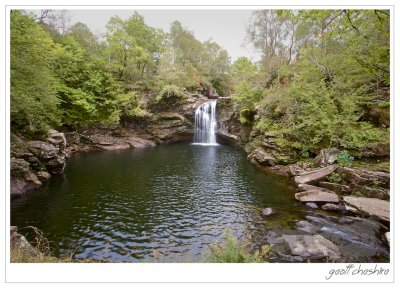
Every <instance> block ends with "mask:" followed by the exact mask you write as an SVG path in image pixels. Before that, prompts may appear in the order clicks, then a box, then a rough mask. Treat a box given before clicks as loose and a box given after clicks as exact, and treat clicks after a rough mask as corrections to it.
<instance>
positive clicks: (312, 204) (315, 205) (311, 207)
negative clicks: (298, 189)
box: [304, 203, 318, 209]
mask: <svg viewBox="0 0 400 289" xmlns="http://www.w3.org/2000/svg"><path fill="white" fill-rule="evenodd" d="M304 206H305V207H306V208H309V209H318V206H317V204H316V203H305V205H304Z"/></svg>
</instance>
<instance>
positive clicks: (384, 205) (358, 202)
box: [343, 196, 390, 221]
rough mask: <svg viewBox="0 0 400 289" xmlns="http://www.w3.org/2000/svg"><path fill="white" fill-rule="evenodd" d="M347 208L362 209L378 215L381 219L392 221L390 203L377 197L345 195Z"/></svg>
mask: <svg viewBox="0 0 400 289" xmlns="http://www.w3.org/2000/svg"><path fill="white" fill-rule="evenodd" d="M343 200H344V201H345V203H346V204H348V205H350V207H349V206H346V208H347V209H349V210H352V211H357V210H358V211H362V212H366V213H368V214H370V215H373V216H377V217H379V218H380V219H381V220H384V221H390V203H389V202H388V201H384V200H380V199H375V198H357V197H353V196H346V197H343Z"/></svg>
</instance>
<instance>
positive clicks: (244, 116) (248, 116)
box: [239, 108, 254, 124]
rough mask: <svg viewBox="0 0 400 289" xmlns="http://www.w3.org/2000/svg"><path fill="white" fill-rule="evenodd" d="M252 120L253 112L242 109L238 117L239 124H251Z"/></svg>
mask: <svg viewBox="0 0 400 289" xmlns="http://www.w3.org/2000/svg"><path fill="white" fill-rule="evenodd" d="M253 119H254V112H253V111H251V110H250V109H248V108H245V109H242V110H241V111H240V115H239V121H240V123H241V124H251V123H252V122H253Z"/></svg>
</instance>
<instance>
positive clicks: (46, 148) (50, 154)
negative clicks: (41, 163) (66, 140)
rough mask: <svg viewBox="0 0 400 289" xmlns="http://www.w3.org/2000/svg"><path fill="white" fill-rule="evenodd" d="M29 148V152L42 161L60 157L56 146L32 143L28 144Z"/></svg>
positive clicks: (37, 142)
mask: <svg viewBox="0 0 400 289" xmlns="http://www.w3.org/2000/svg"><path fill="white" fill-rule="evenodd" d="M28 146H29V151H30V152H31V153H33V154H34V155H35V156H36V157H38V158H39V159H40V160H42V159H44V160H46V159H51V158H54V157H56V156H57V155H58V149H57V148H55V147H54V145H52V144H50V143H47V142H44V141H30V142H28Z"/></svg>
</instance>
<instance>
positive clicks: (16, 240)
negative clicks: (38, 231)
mask: <svg viewBox="0 0 400 289" xmlns="http://www.w3.org/2000/svg"><path fill="white" fill-rule="evenodd" d="M10 239H11V240H10V241H11V247H12V248H14V249H17V250H21V251H24V252H25V253H27V254H29V255H31V256H36V255H37V252H36V250H35V249H34V248H33V246H32V245H31V244H30V243H29V242H28V240H26V238H25V237H24V236H22V235H21V234H18V232H17V227H16V226H11V227H10Z"/></svg>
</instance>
